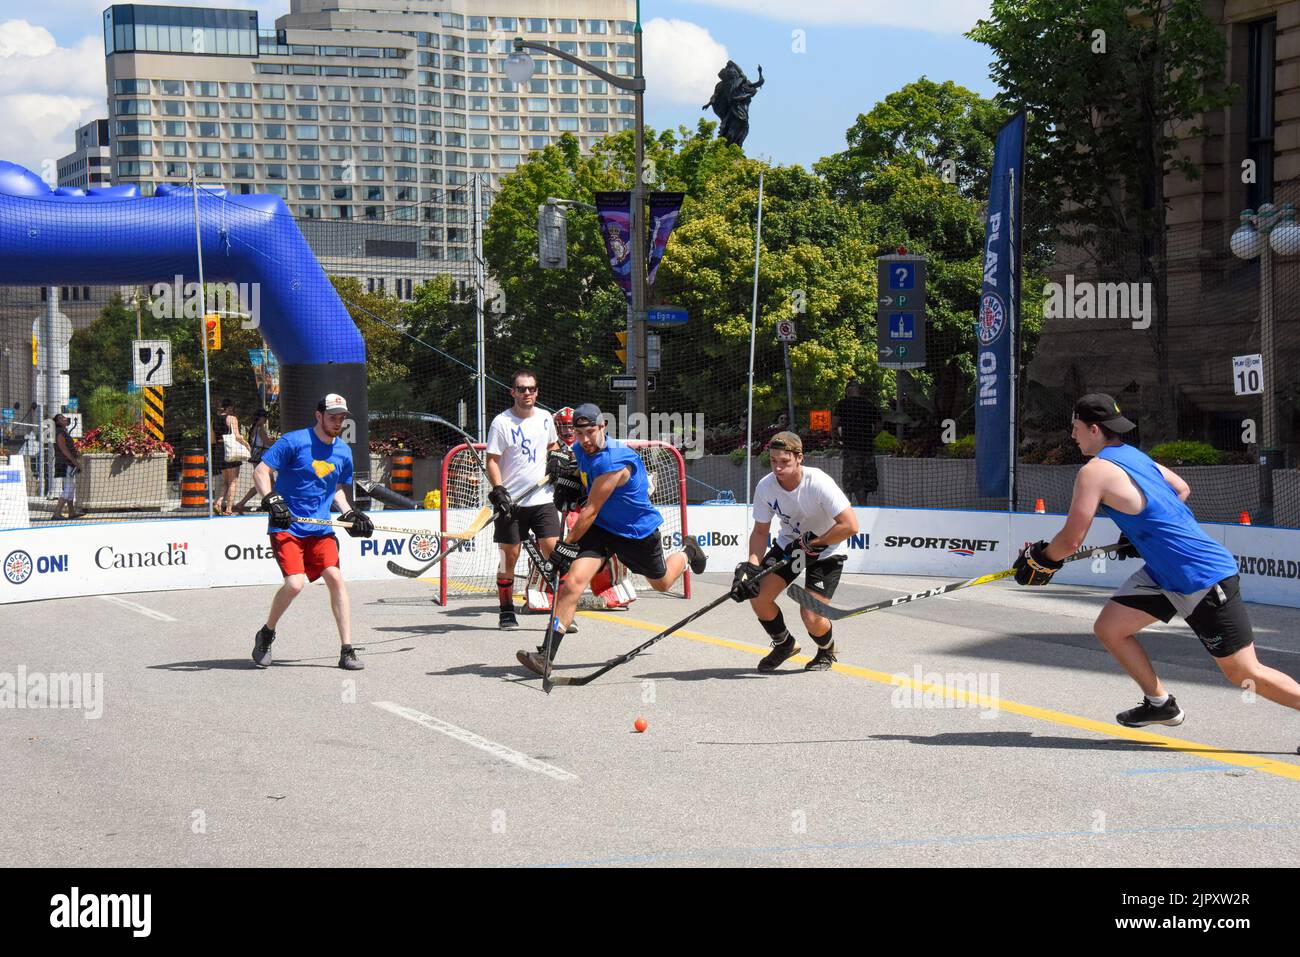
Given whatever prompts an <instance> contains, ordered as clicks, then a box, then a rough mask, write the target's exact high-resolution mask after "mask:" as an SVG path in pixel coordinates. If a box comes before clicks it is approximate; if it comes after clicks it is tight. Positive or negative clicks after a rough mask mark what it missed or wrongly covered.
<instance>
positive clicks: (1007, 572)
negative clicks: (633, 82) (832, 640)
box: [785, 543, 1120, 621]
mask: <svg viewBox="0 0 1300 957" xmlns="http://www.w3.org/2000/svg"><path fill="white" fill-rule="evenodd" d="M1119 547H1120V546H1119V544H1118V543H1116V544H1114V545H1094V546H1091V547H1088V546H1085V547H1084V548H1081V549H1079V550H1078V551H1077V552H1075V553H1074V554H1073V555H1070V556H1068V557H1067V558H1064V559H1062V561H1063V562H1073V561H1077V560H1078V559H1080V558H1087V557H1088V556H1089V555H1092V554H1093V553H1094V552H1114V551H1115V550H1116V549H1118V548H1119ZM1015 573H1016V570H1015V569H1014V568H1007V569H1004V570H1003V571H1000V572H993V573H991V574H988V575H980V576H979V577H978V578H968V579H966V580H965V581H960V582H953V583H951V584H949V585H939V586H938V587H936V588H931V589H929V590H928V591H918V592H913V593H912V594H910V595H899V596H898V597H897V598H886V599H884V600H883V601H876V602H872V603H871V604H869V605H863V606H862V607H861V608H837V607H835V606H834V605H831V604H828V603H827V602H824V601H822V600H821V599H820V598H817V597H815V596H814V595H813V594H811V593H810V592H808V591H807V590H805V589H804V588H801V587H800V586H798V585H791V586H790V587H789V588H787V589H786V590H785V593H786V595H788V596H789V597H790V598H792V599H794V603H795V604H796V605H798V606H799V607H800V608H807V609H808V610H809V611H814V612H816V613H817V614H819V615H821V616H822V617H823V618H829V619H830V620H831V621H839V620H841V619H843V618H855V617H857V616H858V615H865V614H867V613H868V612H872V611H880V610H881V609H882V608H893V607H894V606H895V605H905V604H907V603H908V602H910V601H919V600H920V599H922V598H934V597H936V596H937V595H946V594H948V593H949V592H954V591H957V590H958V589H961V588H973V587H975V586H976V585H985V584H987V583H989V582H995V581H1000V580H1001V579H1003V578H1010V577H1011V576H1012V575H1014V574H1015Z"/></svg>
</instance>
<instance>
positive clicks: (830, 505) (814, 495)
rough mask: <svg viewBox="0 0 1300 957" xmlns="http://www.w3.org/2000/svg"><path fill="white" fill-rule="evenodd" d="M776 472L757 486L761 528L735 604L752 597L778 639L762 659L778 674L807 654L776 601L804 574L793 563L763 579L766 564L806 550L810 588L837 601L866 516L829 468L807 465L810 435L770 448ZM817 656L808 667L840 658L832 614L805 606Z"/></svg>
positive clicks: (738, 580)
mask: <svg viewBox="0 0 1300 957" xmlns="http://www.w3.org/2000/svg"><path fill="white" fill-rule="evenodd" d="M767 449H768V454H769V455H770V456H771V457H772V472H771V474H770V475H764V476H763V478H762V479H761V480H760V481H759V483H758V487H757V488H756V489H755V490H754V528H753V531H751V532H750V533H749V560H748V561H745V562H741V563H740V564H739V565H737V566H736V574H735V578H734V580H733V581H732V584H731V597H732V598H733V599H734V600H735V601H738V602H739V601H744V600H745V599H749V603H750V607H752V608H753V609H754V614H756V615H757V616H758V623H759V624H760V625H762V626H763V630H764V631H766V632H767V635H768V637H769V638H770V639H771V641H772V650H771V651H770V652H769V653H768V655H767V657H765V658H764V659H763V660H762V661H760V662H759V663H758V670H759V671H772V670H773V669H775V668H776V667H777V666H778V665H780V664H781V663H782V662H783V661H785V660H786V659H787V658H790V657H792V656H794V655H797V654H798V653H799V645H798V644H797V643H796V642H795V640H794V636H793V635H791V634H790V632H789V631H788V630H787V629H786V626H785V618H784V617H783V616H782V614H781V609H780V608H778V607H777V604H776V599H777V596H778V595H780V594H781V591H782V590H783V589H784V588H785V586H786V585H788V584H790V583H791V582H792V581H794V580H795V578H796V577H797V576H798V572H796V571H795V570H794V569H793V567H791V566H787V567H785V568H784V569H782V570H781V571H779V572H774V573H772V574H770V575H768V576H767V577H765V578H763V579H761V580H758V581H755V580H754V579H755V578H756V577H757V575H758V574H759V573H760V572H761V571H762V570H763V569H764V568H766V567H768V566H771V565H775V564H777V563H778V562H781V561H783V560H784V559H786V558H788V557H789V556H790V555H791V554H793V553H794V551H795V550H796V549H798V550H802V551H803V553H804V560H805V572H806V578H805V585H804V587H805V588H807V590H808V591H809V592H811V593H812V594H814V595H816V596H817V597H819V598H821V599H823V600H825V601H830V599H831V598H832V597H833V596H834V594H835V588H836V586H837V585H839V582H840V573H841V571H843V568H844V561H845V559H846V558H847V546H846V545H845V541H846V540H847V539H848V537H849V536H850V535H854V534H856V533H857V531H858V518H857V516H856V515H855V514H854V512H853V507H852V506H851V505H850V503H849V500H848V497H847V496H846V495H845V494H844V492H843V491H841V490H840V487H839V486H838V485H836V484H835V481H834V479H832V478H831V477H830V476H829V475H827V474H826V473H825V472H823V471H822V470H821V469H817V468H813V467H812V466H805V465H804V464H803V440H802V439H800V438H799V436H797V435H795V434H794V433H793V432H778V433H777V434H776V435H774V436H772V441H771V442H769V443H768V445H767ZM774 518H777V519H780V527H779V528H778V530H777V533H776V543H775V544H774V545H772V547H771V548H768V544H767V543H768V537H769V529H770V528H771V524H772V519H774ZM799 613H800V616H801V617H802V618H803V624H804V628H806V629H807V631H808V637H810V638H811V639H812V640H813V642H814V643H815V644H816V645H817V655H816V657H814V658H813V660H812V661H810V662H808V664H806V665H804V670H805V671H825V670H827V669H828V668H830V667H831V665H832V664H834V663H835V639H834V637H833V636H832V635H831V622H830V619H828V618H826V617H824V616H822V615H819V614H817V613H816V612H814V611H810V610H808V609H806V608H801V609H800V610H799Z"/></svg>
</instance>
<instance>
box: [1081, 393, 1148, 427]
mask: <svg viewBox="0 0 1300 957" xmlns="http://www.w3.org/2000/svg"><path fill="white" fill-rule="evenodd" d="M1074 415H1075V417H1076V418H1078V419H1079V421H1081V422H1085V423H1087V424H1088V425H1104V426H1106V428H1108V429H1110V430H1111V431H1112V432H1131V431H1132V430H1133V429H1135V428H1137V426H1136V425H1134V424H1133V423H1132V422H1130V421H1129V420H1128V419H1126V418H1124V416H1123V415H1122V414H1120V411H1119V403H1118V402H1116V401H1115V400H1114V398H1112V397H1111V396H1108V395H1106V393H1104V392H1089V393H1088V394H1087V395H1085V396H1084V397H1083V398H1082V399H1080V400H1079V401H1078V402H1076V403H1074Z"/></svg>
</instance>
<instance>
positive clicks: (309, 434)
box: [253, 393, 374, 671]
mask: <svg viewBox="0 0 1300 957" xmlns="http://www.w3.org/2000/svg"><path fill="white" fill-rule="evenodd" d="M347 417H348V404H347V402H346V401H345V400H344V398H343V396H341V395H336V394H334V393H330V394H329V395H327V396H325V398H323V399H321V400H320V402H319V403H317V405H316V424H315V425H314V426H313V427H312V428H310V429H299V430H297V431H296V432H287V433H285V434H284V435H282V436H281V437H280V438H279V440H278V441H277V442H276V443H275V444H274V445H272V446H271V447H270V448H269V449H267V450H266V452H265V453H264V454H263V455H262V461H261V462H259V463H258V465H257V468H256V469H255V470H254V472H253V484H254V486H255V487H256V488H257V491H258V492H259V493H260V494H261V495H262V508H263V509H265V510H266V511H267V512H268V513H270V528H269V529H268V532H269V534H270V536H271V549H272V551H274V553H275V560H276V562H277V563H278V564H279V566H280V572H281V573H282V574H283V575H284V584H283V585H281V586H280V590H279V591H277V592H276V593H275V598H274V599H272V601H271V612H270V614H269V615H267V617H266V624H265V625H263V626H262V629H261V630H260V631H259V632H258V633H257V638H256V640H255V642H254V645H253V663H254V664H256V665H257V667H259V668H266V667H268V666H269V665H270V664H271V642H273V641H275V626H276V624H277V623H278V622H279V620H280V616H281V615H283V614H284V613H285V611H287V610H288V608H289V605H290V604H291V603H292V602H293V600H294V599H295V598H297V597H298V593H299V592H300V591H302V589H303V586H304V585H306V584H307V583H308V582H314V581H315V580H316V579H318V578H324V579H325V586H326V587H327V588H328V589H329V593H330V608H331V609H332V610H333V612H334V621H335V623H336V624H337V625H338V629H339V641H340V642H341V643H342V645H343V647H342V650H341V652H340V654H339V667H340V668H343V669H346V670H348V671H359V670H361V669H362V668H364V667H365V665H363V664H362V663H361V662H360V661H358V660H357V653H356V651H355V650H354V649H353V647H352V625H351V622H350V621H349V608H348V592H347V586H346V585H344V583H343V572H342V571H341V570H340V569H339V546H338V539H337V538H335V537H334V532H333V531H332V529H331V528H330V526H328V525H308V524H304V523H303V522H295V521H294V518H295V517H297V518H317V519H324V520H328V519H329V517H330V506H331V505H336V506H338V510H339V511H340V512H342V513H343V514H342V515H341V516H340V517H339V520H340V521H343V522H350V523H351V527H350V528H349V529H348V534H349V535H351V536H352V537H353V538H369V537H370V536H371V535H372V534H373V533H374V525H373V524H372V523H371V521H370V519H369V517H367V516H366V514H365V513H364V512H362V511H359V510H356V509H353V507H352V505H351V504H350V503H349V502H348V497H347V494H346V492H345V491H344V490H345V489H346V488H348V487H350V486H351V485H352V450H351V449H350V448H348V445H347V443H346V442H344V441H343V440H342V439H341V438H340V435H341V434H342V432H343V423H344V422H345V421H347ZM272 472H274V473H275V477H274V482H275V487H274V489H272V485H271V483H272V475H271V473H272Z"/></svg>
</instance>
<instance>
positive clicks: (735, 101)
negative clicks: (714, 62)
mask: <svg viewBox="0 0 1300 957" xmlns="http://www.w3.org/2000/svg"><path fill="white" fill-rule="evenodd" d="M763 83H764V80H763V68H762V67H761V66H760V67H759V68H758V82H757V83H750V82H749V77H747V76H745V71H744V70H742V69H741V68H740V67H739V66H737V65H736V61H735V60H728V61H727V65H726V66H724V67H723V68H722V69H721V70H719V71H718V85H717V86H715V87H714V88H713V98H712V99H711V100H709V102H707V103H705V104H704V105H703V106H702V107H700V109H702V110H707V109H708V108H709V107H713V112H714V113H716V114H717V115H718V119H720V120H721V121H722V129H721V131H720V132H719V134H718V135H719V136H721V137H722V138H723V139H724V140H726V141H727V142H728V143H735V144H736V145H737V146H744V145H745V137H747V136H748V135H749V101H750V100H752V99H753V98H754V94H755V93H757V92H758V88H759V87H760V86H762V85H763Z"/></svg>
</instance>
